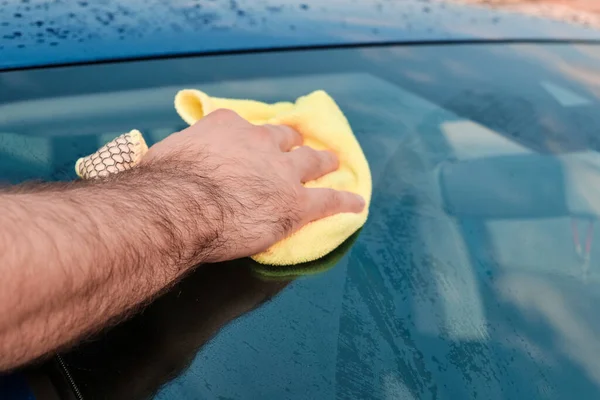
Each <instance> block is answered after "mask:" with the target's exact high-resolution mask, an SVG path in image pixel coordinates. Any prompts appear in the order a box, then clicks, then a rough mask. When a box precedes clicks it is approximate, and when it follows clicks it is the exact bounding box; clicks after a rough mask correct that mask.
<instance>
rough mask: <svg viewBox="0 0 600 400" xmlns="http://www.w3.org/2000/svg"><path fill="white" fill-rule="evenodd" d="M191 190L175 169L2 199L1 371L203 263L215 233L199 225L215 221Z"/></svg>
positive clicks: (128, 306)
mask: <svg viewBox="0 0 600 400" xmlns="http://www.w3.org/2000/svg"><path fill="white" fill-rule="evenodd" d="M160 174H167V175H169V176H158V175H160ZM182 182H183V181H182ZM204 184H206V183H205V182H202V181H201V180H197V182H196V183H195V184H194V185H204ZM197 192H198V188H197V187H194V188H192V187H190V183H189V179H188V180H185V184H182V183H181V182H179V180H178V173H177V172H175V170H173V172H169V171H161V170H152V169H149V168H148V169H144V168H140V169H139V170H137V171H129V172H128V173H124V174H122V175H121V176H118V177H114V178H112V179H110V180H106V181H102V182H100V181H98V182H74V183H70V184H50V185H44V186H38V187H35V186H34V187H33V190H31V189H27V188H25V189H19V188H17V189H16V190H14V189H13V190H11V191H10V192H5V193H0V207H1V208H2V212H1V214H0V272H1V274H2V279H1V280H0V370H1V369H6V368H10V367H12V366H16V365H19V364H21V363H24V362H27V361H29V360H31V359H33V358H36V357H39V356H41V355H43V354H45V353H47V352H48V351H51V350H54V349H56V348H58V347H60V346H62V345H64V344H67V343H69V342H71V341H73V340H75V339H77V338H78V337H80V336H82V335H84V334H86V333H89V332H92V331H94V330H96V329H98V328H100V327H102V326H104V325H105V324H107V323H108V322H110V321H111V320H112V319H115V318H118V317H119V316H121V315H123V314H124V313H125V312H127V310H130V309H132V308H134V307H136V306H138V305H139V304H141V303H143V302H144V301H146V300H147V299H149V298H151V297H152V296H154V295H156V293H158V292H159V291H160V290H161V289H163V288H165V287H166V286H169V285H170V284H172V283H173V282H175V281H176V280H177V279H178V278H179V277H180V276H181V275H183V274H184V273H185V272H186V271H188V270H189V269H190V268H191V267H192V266H193V265H195V264H197V263H199V262H202V261H203V260H204V259H206V258H207V257H208V256H209V255H210V252H211V251H213V250H214V246H215V238H216V237H218V232H216V231H214V229H213V231H207V232H206V233H205V234H200V235H199V234H198V232H200V231H201V229H199V225H201V224H203V223H208V222H209V219H215V218H216V216H215V212H214V207H212V209H213V211H209V210H211V207H209V206H208V205H209V204H213V203H214V202H212V200H211V199H208V198H204V199H200V198H198V196H197V195H195V193H197ZM205 192H206V191H205ZM209 192H210V191H209ZM174 201H175V202H178V203H179V204H176V205H174V204H172V202H174ZM167 202H169V204H167ZM211 226H213V227H214V226H215V224H214V223H212V224H211Z"/></svg>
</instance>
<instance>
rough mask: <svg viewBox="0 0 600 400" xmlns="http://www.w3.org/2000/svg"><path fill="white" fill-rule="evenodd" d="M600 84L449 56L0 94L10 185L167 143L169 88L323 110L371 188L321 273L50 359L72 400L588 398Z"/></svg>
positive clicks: (557, 55)
mask: <svg viewBox="0 0 600 400" xmlns="http://www.w3.org/2000/svg"><path fill="white" fill-rule="evenodd" d="M598 65H600V47H598V46H593V45H576V44H555V45H550V44H510V45H509V44H489V45H485V44H477V45H474V44H473V45H464V44H463V45H450V44H449V45H429V46H416V45H413V46H383V47H369V48H352V49H330V50H318V51H317V50H315V51H294V52H265V53H255V54H240V55H222V56H210V57H197V58H179V59H169V60H156V61H139V62H127V63H114V64H99V65H87V66H73V67H62V68H52V69H37V70H24V71H11V72H5V73H0V181H3V182H5V183H18V182H22V181H26V180H31V179H42V180H70V179H74V178H75V171H74V163H75V161H76V160H77V158H78V157H80V156H83V155H87V154H89V153H91V152H93V151H95V150H96V149H97V148H98V147H99V146H101V145H102V144H104V143H105V142H107V141H108V140H110V139H112V138H114V137H115V136H117V135H118V134H120V133H123V132H127V131H129V130H131V129H134V128H135V129H139V130H140V131H142V132H143V133H144V136H145V137H146V138H147V139H148V141H149V142H150V144H152V143H154V142H156V141H158V140H161V139H162V138H164V137H165V136H167V135H168V134H170V133H171V132H174V131H177V130H180V129H182V128H183V127H185V126H186V125H185V123H184V122H183V121H182V120H181V119H180V118H179V117H178V116H177V114H176V112H175V110H174V107H173V98H174V95H175V93H176V92H177V90H179V89H182V88H198V89H200V90H202V91H204V92H207V93H208V94H210V95H214V96H220V97H234V98H251V99H256V100H261V101H266V102H276V101H280V100H294V99H295V98H297V97H299V96H301V95H304V94H307V93H309V92H311V91H313V90H317V89H324V90H326V91H327V92H328V93H329V94H331V95H332V97H333V98H334V99H335V100H336V101H337V102H338V104H339V105H340V107H341V109H342V110H343V112H344V113H345V115H346V116H347V118H348V120H349V121H350V124H351V126H352V128H353V130H354V132H355V134H356V136H357V138H358V140H359V142H360V144H361V146H362V148H363V150H364V152H365V155H366V157H367V159H368V160H369V163H370V167H371V171H372V176H373V200H372V205H371V210H370V216H369V220H368V222H367V223H366V225H365V227H364V228H363V229H362V230H361V232H360V233H359V235H358V237H356V238H355V242H353V243H352V245H351V247H350V248H349V249H348V250H347V252H346V253H344V254H342V255H341V257H339V258H338V259H336V265H335V267H333V268H331V269H328V270H327V271H324V272H322V273H320V274H315V275H312V276H307V277H303V278H299V279H295V280H291V279H287V280H285V279H284V280H263V279H258V278H257V277H255V276H254V275H253V274H251V273H250V272H249V270H248V267H247V265H246V264H244V263H243V262H234V263H228V264H226V265H209V266H205V267H200V268H199V269H198V270H197V271H196V272H195V273H193V274H192V275H191V276H189V277H188V278H187V279H186V280H184V281H183V282H181V283H180V284H179V285H177V286H176V287H175V288H174V289H173V290H171V291H170V292H169V293H167V294H166V295H165V296H164V297H162V298H160V299H158V300H157V301H156V302H155V303H153V304H152V305H150V306H149V307H147V308H146V309H145V310H144V312H143V313H140V314H138V315H136V316H135V317H133V319H131V320H129V321H127V322H125V323H123V324H121V325H118V326H116V327H114V328H112V329H108V330H106V331H105V332H103V333H101V334H99V335H97V336H94V337H93V338H92V339H91V340H88V341H86V342H85V343H83V344H81V345H79V346H77V347H75V349H73V350H71V351H67V352H64V353H63V354H61V356H60V357H61V358H60V360H61V364H62V366H63V367H64V368H65V369H66V371H68V373H69V376H70V379H71V378H72V380H73V383H72V385H73V386H75V387H77V391H78V392H79V393H80V394H81V395H82V396H83V398H85V399H93V398H106V397H109V398H115V399H117V398H124V399H125V398H126V399H132V398H143V397H148V396H154V397H155V398H157V399H179V398H223V399H225V398H302V399H307V398H310V399H317V398H340V399H345V398H361V399H396V398H403V399H434V398H440V399H459V398H485V399H488V398H525V399H534V398H540V399H554V398H598V397H600V357H598V354H600V318H598V316H597V314H596V312H595V306H594V304H595V303H596V300H600V264H599V263H598V261H599V260H600V242H599V240H600V239H599V235H597V234H596V230H597V229H598V226H597V225H596V219H597V216H598V215H599V212H600V154H599V153H598V151H599V150H600V134H599V129H600V113H599V112H598V106H599V99H600V67H599V66H598ZM597 209H598V210H597ZM266 300H270V301H268V302H266ZM259 306H260V307H259Z"/></svg>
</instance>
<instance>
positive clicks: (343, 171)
mask: <svg viewBox="0 0 600 400" xmlns="http://www.w3.org/2000/svg"><path fill="white" fill-rule="evenodd" d="M219 108H227V109H230V110H233V111H235V112H237V113H238V114H239V115H240V116H242V117H243V118H245V119H246V120H248V121H249V122H251V123H253V124H256V125H260V124H274V125H277V124H281V125H287V126H290V127H292V128H294V129H296V130H297V131H298V132H299V133H300V134H301V135H302V136H303V138H304V145H307V146H310V147H312V148H314V149H316V150H331V151H333V152H334V153H336V154H337V156H338V158H339V161H340V167H339V169H338V170H336V171H334V172H331V173H329V174H327V175H325V176H323V177H321V178H319V179H316V180H314V181H310V182H307V183H305V186H306V187H310V188H333V189H337V190H346V191H350V192H354V193H357V194H359V195H361V196H362V197H363V198H364V199H365V203H366V206H365V209H364V210H363V211H362V212H361V213H360V214H355V213H342V214H337V215H332V216H330V217H327V218H324V219H321V220H318V221H314V222H312V223H310V224H308V225H306V226H304V227H303V228H302V229H300V230H299V231H297V232H296V233H294V234H292V235H291V236H289V237H288V238H286V239H283V240H281V241H280V242H278V243H276V244H274V245H273V246H271V247H270V248H269V249H267V250H266V251H264V252H262V253H259V254H256V255H254V256H253V257H252V258H253V259H254V260H255V261H257V262H259V263H261V264H267V265H295V264H300V263H305V262H309V261H314V260H317V259H319V258H321V257H323V256H325V255H326V254H328V253H330V252H331V251H333V250H334V249H335V248H337V247H338V246H339V245H341V244H342V243H343V242H344V241H345V240H346V239H348V238H349V237H350V236H351V235H352V234H353V233H355V232H356V231H357V230H358V229H359V228H360V227H362V226H363V225H364V223H365V221H366V220H367V215H368V212H369V211H368V210H369V203H370V201H371V172H370V170H369V164H368V163H367V160H366V158H365V156H364V154H363V151H362V149H361V147H360V145H359V143H358V141H357V140H356V138H355V137H354V134H353V133H352V129H351V128H350V125H349V124H348V121H347V119H346V117H345V116H344V114H343V113H342V111H341V110H340V109H339V107H338V106H337V104H336V103H335V101H334V100H333V99H332V98H331V97H330V96H329V95H328V94H327V93H325V92H324V91H316V92H313V93H311V94H309V95H307V96H303V97H300V98H299V99H297V100H296V102H295V103H289V102H281V103H275V104H266V103H262V102H258V101H253V100H235V99H223V98H216V97H210V96H208V95H207V94H205V93H203V92H201V91H199V90H182V91H180V92H179V93H177V95H176V96H175V109H176V110H177V112H178V113H179V115H180V116H181V117H182V118H183V120H184V121H186V122H187V123H188V124H190V125H192V124H194V123H195V122H197V121H198V120H199V119H201V118H202V117H204V116H205V115H207V114H209V113H210V112H212V111H214V110H216V109H219ZM138 133H139V132H138V131H132V132H130V133H127V134H125V135H128V136H129V138H130V139H132V140H135V141H134V142H133V143H132V145H131V146H130V147H129V152H130V153H131V157H130V158H132V162H133V163H134V164H135V163H136V162H137V161H139V157H141V156H143V154H141V155H139V154H138V152H137V151H138V149H144V148H146V147H145V143H143V138H142V137H141V134H140V135H138ZM125 135H121V136H120V137H119V138H117V139H115V140H119V139H120V138H123V136H125ZM140 141H141V143H143V144H141V143H140ZM113 142H114V141H113ZM113 142H111V143H113ZM111 143H109V144H107V145H106V146H104V147H103V148H102V149H101V150H103V149H105V148H106V149H105V150H104V153H106V152H107V150H108V151H109V149H110V148H111V147H114V146H111ZM144 152H145V150H144ZM95 154H97V153H95ZM95 154H93V155H91V156H88V157H85V158H83V159H80V160H79V161H78V162H77V166H76V172H77V174H78V175H79V176H80V177H82V178H89V177H91V176H90V175H89V171H88V170H87V169H86V168H85V167H86V166H89V167H90V168H91V169H90V171H97V167H95V166H97V165H98V161H94V160H95V159H98V158H99V157H98V156H97V155H95ZM106 154H108V153H106ZM106 154H105V155H106ZM90 159H92V160H91V161H90ZM100 159H104V158H102V157H100ZM94 163H96V164H94ZM134 164H133V165H134ZM103 174H105V173H104V172H103ZM95 176H101V175H100V174H99V173H98V172H96V173H95Z"/></svg>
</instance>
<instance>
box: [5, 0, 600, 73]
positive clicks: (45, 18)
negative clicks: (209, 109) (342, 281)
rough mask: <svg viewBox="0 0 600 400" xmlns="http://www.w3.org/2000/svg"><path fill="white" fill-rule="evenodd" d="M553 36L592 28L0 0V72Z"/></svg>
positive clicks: (266, 0) (590, 33)
mask: <svg viewBox="0 0 600 400" xmlns="http://www.w3.org/2000/svg"><path fill="white" fill-rule="evenodd" d="M557 38H558V39H600V33H599V32H598V31H597V30H594V29H591V28H587V27H583V26H578V25H572V24H567V23H564V22H559V21H550V20H543V19H539V18H534V17H529V16H524V15H517V14H511V13H504V12H500V11H497V10H489V9H486V8H481V7H472V6H465V5H459V4H456V3H454V2H450V1H428V0H402V1H390V0H387V1H386V0H360V1H358V0H354V1H352V0H343V1H339V0H337V1H321V0H302V1H297V0H288V1H282V0H218V1H214V0H203V1H202V0H174V1H173V0H131V1H127V2H123V1H118V0H102V1H89V0H77V1H75V0H73V1H50V0H37V1H28V0H21V1H2V2H0V69H6V68H17V67H25V66H35V65H37V66H40V65H49V64H60V63H72V62H79V61H94V60H103V59H119V58H130V57H142V56H164V55H175V54H186V53H197V54H199V53H206V52H219V51H228V50H240V49H258V48H261V49H264V48H285V47H292V46H311V45H340V44H353V43H381V42H421V41H440V40H477V39H557Z"/></svg>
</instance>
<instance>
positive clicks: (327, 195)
mask: <svg viewBox="0 0 600 400" xmlns="http://www.w3.org/2000/svg"><path fill="white" fill-rule="evenodd" d="M306 190H307V191H308V195H307V196H308V208H307V211H308V213H307V217H308V220H309V221H315V220H317V219H321V218H325V217H329V216H330V215H334V214H339V213H345V212H349V213H360V212H361V211H362V210H363V209H364V208H365V200H364V199H363V198H362V196H360V195H358V194H356V193H352V192H345V191H340V190H334V189H327V188H314V189H306Z"/></svg>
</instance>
